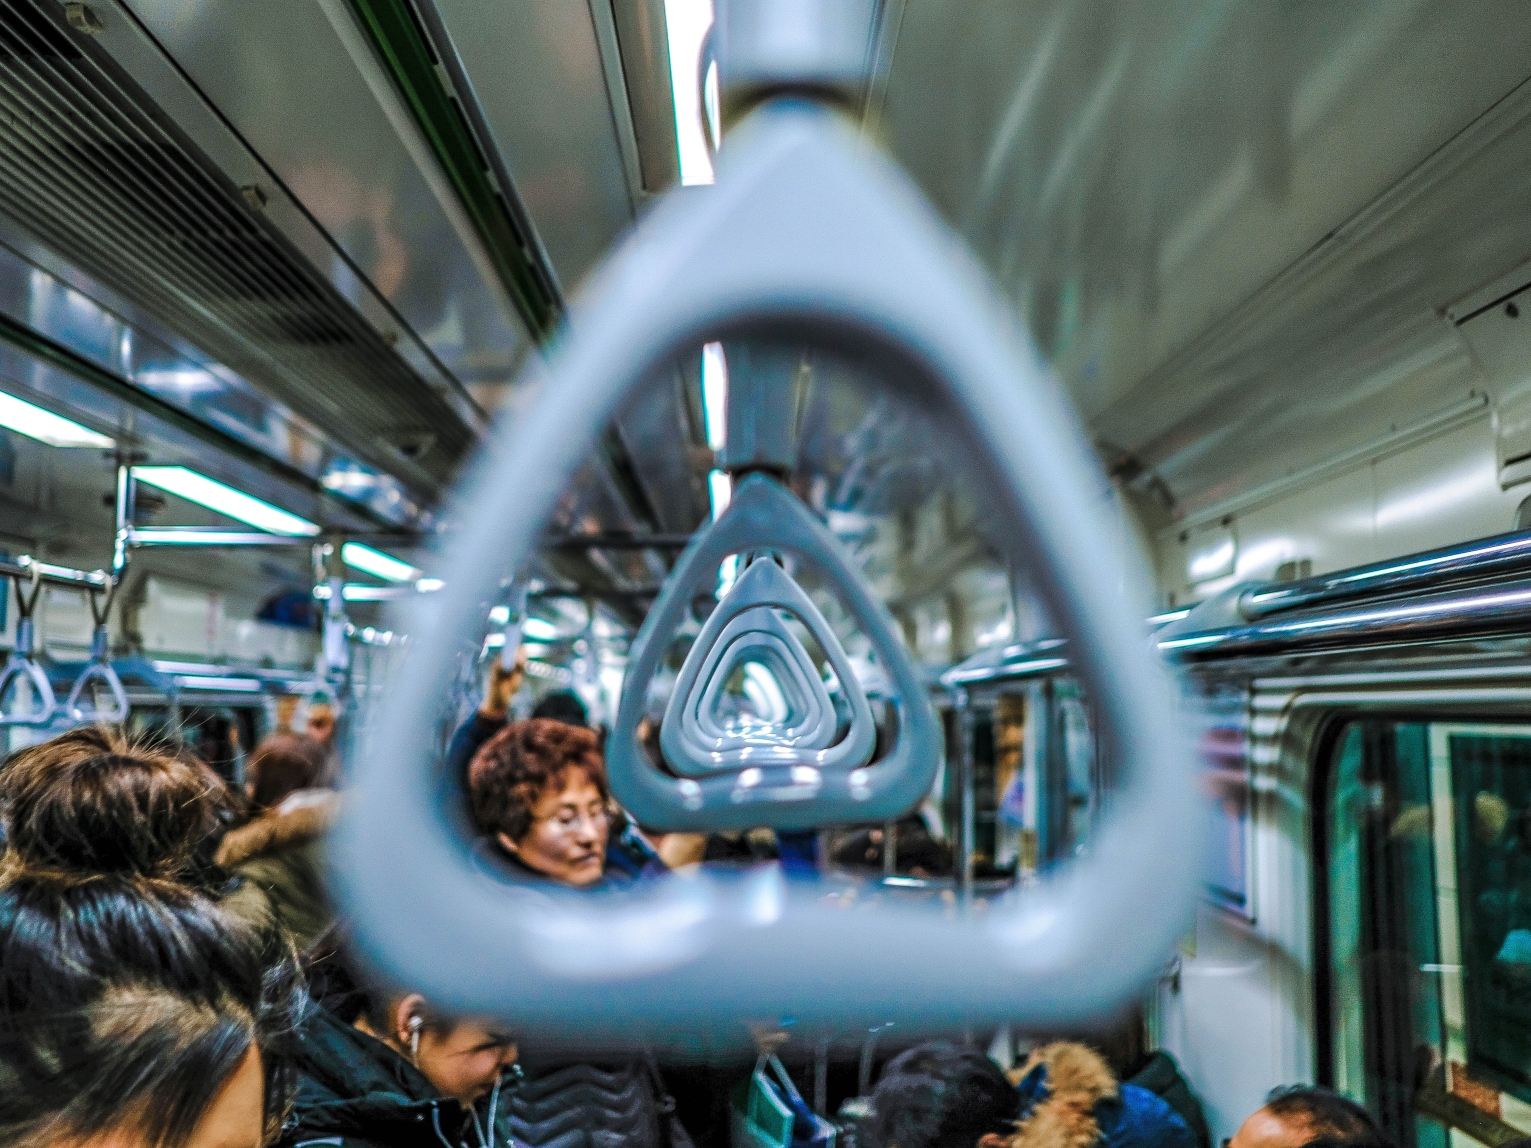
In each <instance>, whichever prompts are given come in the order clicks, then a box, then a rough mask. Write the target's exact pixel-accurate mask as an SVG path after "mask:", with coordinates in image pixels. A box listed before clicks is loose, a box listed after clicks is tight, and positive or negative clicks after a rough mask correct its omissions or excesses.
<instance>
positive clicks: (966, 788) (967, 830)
mask: <svg viewBox="0 0 1531 1148" xmlns="http://www.w3.org/2000/svg"><path fill="white" fill-rule="evenodd" d="M952 707H953V709H955V710H956V712H957V762H956V765H957V778H956V780H957V792H958V794H959V796H960V798H961V801H962V806H961V813H960V814H959V816H958V818H957V840H956V842H955V843H954V844H955V850H954V852H955V854H956V856H955V857H954V858H953V860H954V863H955V869H956V876H957V900H958V902H959V903H961V904H964V905H965V904H968V903H969V902H971V901H972V899H973V839H974V836H975V834H976V829H977V826H976V819H977V813H976V810H975V808H974V802H973V797H974V794H973V710H972V707H971V706H970V705H969V704H968V693H967V691H966V690H965V689H963V688H962V687H961V686H958V687H957V688H956V689H954V690H953V691H952Z"/></svg>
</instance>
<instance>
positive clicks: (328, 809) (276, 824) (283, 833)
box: [217, 790, 340, 869]
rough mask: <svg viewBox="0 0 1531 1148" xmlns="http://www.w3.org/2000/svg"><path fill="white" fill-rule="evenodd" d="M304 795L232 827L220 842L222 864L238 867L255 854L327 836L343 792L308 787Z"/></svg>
mask: <svg viewBox="0 0 1531 1148" xmlns="http://www.w3.org/2000/svg"><path fill="white" fill-rule="evenodd" d="M310 794H311V795H312V796H311V797H310V796H308V795H310ZM293 796H294V797H296V796H298V795H297V794H294V795H293ZM304 797H305V799H304V800H302V801H299V802H292V803H291V804H290V805H289V803H288V802H283V803H282V805H280V806H278V807H277V808H276V809H274V810H272V811H271V812H270V813H267V814H264V815H263V816H261V817H257V818H256V819H255V820H254V821H251V822H250V823H249V824H248V825H242V826H240V827H239V828H238V829H234V830H231V831H230V832H229V834H228V836H226V837H225V838H224V839H223V842H222V844H220V845H219V846H218V857H217V860H218V864H219V865H222V866H223V867H224V868H225V869H237V868H238V867H239V866H240V865H243V864H244V863H245V862H246V861H250V860H253V859H254V858H257V857H264V856H266V855H268V854H271V853H278V852H280V851H282V850H284V849H288V848H291V847H293V846H298V845H307V844H309V843H310V842H313V841H317V840H319V838H321V837H323V836H324V835H325V834H326V833H327V832H329V830H330V827H331V826H332V825H334V824H335V817H336V814H337V813H338V812H339V809H340V795H339V794H337V793H327V792H323V793H322V792H320V791H317V790H305V791H304ZM289 800H290V799H289Z"/></svg>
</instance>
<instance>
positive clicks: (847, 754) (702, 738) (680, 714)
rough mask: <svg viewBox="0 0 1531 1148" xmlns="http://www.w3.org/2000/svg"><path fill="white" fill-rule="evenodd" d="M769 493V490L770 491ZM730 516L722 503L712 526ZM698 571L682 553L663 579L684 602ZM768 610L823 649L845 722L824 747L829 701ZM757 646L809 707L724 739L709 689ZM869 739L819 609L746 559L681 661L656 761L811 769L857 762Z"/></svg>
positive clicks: (691, 766)
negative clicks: (792, 620) (772, 655)
mask: <svg viewBox="0 0 1531 1148" xmlns="http://www.w3.org/2000/svg"><path fill="white" fill-rule="evenodd" d="M760 478H761V480H762V481H763V482H767V483H770V485H771V486H772V487H773V488H774V490H775V491H776V492H779V494H780V495H784V496H785V497H786V498H788V499H790V500H791V501H792V502H794V503H796V502H797V500H796V499H795V498H793V497H792V496H791V494H789V493H787V492H786V491H784V490H782V488H781V487H779V486H777V485H776V484H775V483H774V482H771V480H769V479H766V478H765V477H764V476H763V475H762V476H760ZM771 497H773V498H775V497H778V495H777V494H775V493H773V494H772V495H771ZM732 512H733V504H730V506H729V508H728V509H727V510H725V511H724V512H723V516H722V518H720V519H719V523H720V524H721V522H722V520H723V519H726V518H727V517H728V515H729V514H730V513H732ZM716 528H717V527H713V529H716ZM708 569H709V568H707V567H701V568H696V567H693V566H692V565H690V564H689V563H688V561H687V557H686V556H683V557H682V559H681V561H680V562H679V563H678V564H677V565H676V568H675V570H674V572H673V573H672V574H671V578H672V579H673V582H672V584H673V585H675V586H677V587H681V590H680V592H681V593H683V594H685V595H687V597H688V598H689V597H690V596H691V595H692V594H693V593H694V591H692V590H690V589H688V588H687V583H688V581H689V579H690V578H691V577H692V576H693V575H699V576H700V577H702V578H704V579H705V578H708V577H715V576H716V575H715V574H711V575H709V573H708ZM713 569H715V568H713ZM777 610H785V611H787V612H789V613H791V614H793V615H795V616H796V617H797V618H798V619H799V620H801V621H802V623H803V625H804V626H805V627H807V629H808V632H809V633H810V634H812V635H813V637H814V639H815V640H816V641H817V642H818V643H819V645H820V646H821V647H822V648H823V650H824V653H825V655H826V657H828V659H829V664H830V666H831V668H833V670H834V672H835V676H836V677H837V678H839V680H840V688H841V690H842V691H843V694H844V697H845V700H846V704H847V706H848V707H849V709H850V727H849V730H848V732H847V734H846V736H845V737H844V738H842V739H841V740H840V742H839V743H838V744H835V743H834V736H835V731H836V727H837V724H838V723H837V721H836V717H835V711H834V703H833V702H831V701H830V698H829V693H828V691H827V690H826V689H825V688H824V683H823V682H822V681H821V680H820V678H819V674H818V671H817V670H816V669H815V667H814V665H813V663H812V661H811V659H810V658H809V657H808V651H807V650H805V649H803V645H802V643H801V642H799V641H798V640H797V635H795V634H794V633H792V631H791V630H790V629H789V628H788V627H787V626H786V625H785V623H783V622H782V620H781V619H780V618H779V617H778V616H777V614H776V612H775V611H777ZM760 647H763V648H765V649H767V650H774V651H776V652H777V654H778V655H779V656H780V657H782V658H783V660H784V661H785V662H786V664H787V667H788V669H789V671H790V672H791V673H790V680H791V681H796V682H800V683H801V684H802V688H804V689H805V690H806V691H807V693H808V696H807V697H806V698H804V699H803V701H804V703H805V705H806V706H807V707H808V708H809V709H810V712H809V713H806V714H804V715H803V716H804V718H805V719H806V720H805V721H803V722H801V723H799V724H797V725H792V726H787V727H785V728H782V729H774V730H773V729H769V728H767V729H764V730H760V731H759V732H758V733H756V734H755V735H754V736H751V737H742V736H740V735H737V734H736V735H733V736H729V735H728V734H727V733H726V732H725V731H722V730H719V729H717V728H715V727H714V726H713V723H712V720H711V715H712V714H713V713H715V712H716V699H717V695H718V693H719V691H720V690H721V689H722V687H723V683H724V680H725V679H726V677H727V676H728V673H729V671H730V670H731V669H732V668H733V667H734V666H735V665H737V664H739V662H740V661H742V660H744V658H745V656H746V655H747V654H748V652H749V651H750V650H751V649H752V648H760ZM876 744H877V728H876V723H875V721H874V719H873V717H872V709H871V707H870V706H869V705H868V704H867V700H866V694H865V692H863V690H862V688H861V683H860V682H859V681H858V680H857V679H856V675H855V671H854V670H853V669H852V667H851V664H850V659H849V658H847V657H846V654H845V650H844V648H843V647H842V646H841V645H840V641H839V639H838V638H837V637H835V634H834V631H833V630H831V629H830V628H829V623H828V622H826V621H825V620H824V615H823V614H821V613H820V612H819V610H818V608H817V607H816V606H815V605H814V604H813V600H812V599H811V598H809V597H808V595H807V594H805V593H804V592H803V589H802V587H801V586H799V585H798V584H797V583H796V582H794V581H793V580H792V578H791V576H790V575H788V574H787V572H786V571H785V570H783V569H782V568H781V567H780V566H778V565H777V564H776V563H775V562H773V561H771V560H769V559H761V560H757V561H755V562H752V563H751V564H750V565H749V566H747V567H746V568H745V570H744V573H743V574H741V575H740V576H739V578H738V579H737V580H736V581H735V583H734V585H733V587H732V589H730V590H729V592H728V594H727V595H725V596H724V598H723V600H722V601H721V602H719V603H718V605H717V607H716V608H715V609H714V610H713V612H712V614H711V616H709V617H708V619H707V622H706V624H705V625H704V626H703V627H702V632H701V633H700V634H698V635H697V639H696V641H695V642H694V643H693V644H692V646H691V652H690V653H689V654H688V655H687V656H686V661H685V664H684V665H682V666H681V671H680V674H679V676H678V677H677V678H676V681H675V689H674V692H673V693H672V694H671V695H670V703H669V705H668V707H667V708H666V710H665V716H664V723H663V725H662V726H661V727H660V745H661V747H662V748H663V749H664V754H665V764H666V765H667V766H669V768H670V769H672V770H673V771H674V772H676V773H678V774H680V775H681V776H682V777H705V776H708V775H710V774H713V773H717V772H718V771H719V770H723V769H727V768H730V767H743V766H750V765H759V764H761V763H762V761H768V762H770V763H772V764H777V765H811V766H815V767H817V768H819V769H855V768H857V767H859V766H862V765H865V764H866V762H867V758H868V757H870V756H871V753H872V749H873V747H874V746H875V745H876ZM745 750H749V751H750V752H749V753H745V752H744V751H745ZM762 750H769V751H771V752H765V753H762V752H761V751H762Z"/></svg>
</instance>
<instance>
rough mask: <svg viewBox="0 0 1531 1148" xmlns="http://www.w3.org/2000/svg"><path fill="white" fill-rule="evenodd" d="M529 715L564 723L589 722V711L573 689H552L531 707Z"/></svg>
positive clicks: (582, 724) (581, 723) (577, 723)
mask: <svg viewBox="0 0 1531 1148" xmlns="http://www.w3.org/2000/svg"><path fill="white" fill-rule="evenodd" d="M529 716H531V717H534V718H547V719H548V720H549V721H561V722H563V723H564V724H565V725H578V726H589V724H590V711H589V710H588V709H586V708H585V703H584V702H582V701H580V700H579V695H578V694H577V693H575V692H574V691H573V690H554V691H553V692H552V693H550V694H548V695H547V696H546V697H544V698H543V699H542V700H541V701H540V702H538V703H537V704H536V705H535V706H533V707H532V712H531V714H530V715H529Z"/></svg>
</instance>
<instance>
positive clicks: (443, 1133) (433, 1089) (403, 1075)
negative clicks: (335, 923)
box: [281, 945, 516, 1148]
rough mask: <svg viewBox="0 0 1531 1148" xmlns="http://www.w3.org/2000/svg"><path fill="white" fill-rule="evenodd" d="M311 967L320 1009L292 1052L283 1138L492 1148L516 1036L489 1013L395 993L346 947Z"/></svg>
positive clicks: (356, 1147)
mask: <svg viewBox="0 0 1531 1148" xmlns="http://www.w3.org/2000/svg"><path fill="white" fill-rule="evenodd" d="M320 947H321V948H322V949H324V950H325V951H324V953H323V955H322V956H321V957H320V958H319V959H318V960H317V961H316V962H315V964H314V965H313V966H311V975H312V977H313V980H314V989H315V996H316V997H317V998H318V1000H319V1004H320V1007H318V1008H315V1009H314V1010H313V1011H312V1012H311V1013H310V1014H309V1016H308V1017H307V1018H306V1019H305V1020H304V1022H303V1025H302V1028H301V1030H300V1032H299V1040H298V1043H297V1048H296V1050H295V1053H294V1063H295V1066H296V1069H297V1073H298V1085H297V1095H296V1098H295V1100H294V1103H293V1111H292V1118H291V1119H290V1120H289V1121H288V1124H287V1127H286V1128H284V1129H283V1132H282V1139H281V1144H282V1145H284V1146H287V1145H300V1144H306V1143H312V1142H316V1141H317V1142H321V1143H323V1144H325V1145H326V1146H327V1148H413V1146H415V1145H419V1146H421V1148H491V1146H492V1145H493V1144H494V1143H496V1142H498V1143H501V1144H506V1145H507V1148H508V1142H507V1141H505V1140H503V1139H501V1138H498V1137H495V1136H494V1135H493V1129H494V1126H495V1124H496V1122H500V1123H503V1121H501V1120H500V1117H499V1113H500V1110H501V1106H502V1104H503V1098H502V1097H501V1095H500V1087H501V1080H502V1076H503V1073H504V1071H505V1069H506V1068H507V1067H508V1066H509V1065H511V1064H512V1063H514V1061H515V1059H516V1046H515V1044H514V1043H513V1041H512V1040H511V1038H510V1037H509V1036H508V1035H507V1034H506V1033H504V1032H503V1031H501V1030H499V1029H497V1028H496V1027H495V1026H494V1025H493V1024H492V1023H491V1022H489V1021H486V1020H482V1019H473V1018H461V1017H457V1018H454V1017H448V1016H444V1015H441V1014H439V1013H437V1012H436V1011H435V1010H433V1009H432V1008H431V1007H430V1005H429V1003H428V1002H427V1001H426V999H425V998H424V997H422V996H421V995H420V994H419V993H408V992H390V991H387V990H386V989H383V988H380V987H377V986H375V985H373V984H371V983H370V982H369V981H368V980H367V978H366V977H365V976H363V975H361V974H360V972H359V970H358V969H357V967H356V965H355V962H354V961H353V960H352V959H351V958H349V957H348V956H346V954H345V953H344V951H343V949H340V948H338V947H336V946H332V945H331V946H326V945H321V946H320Z"/></svg>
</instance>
